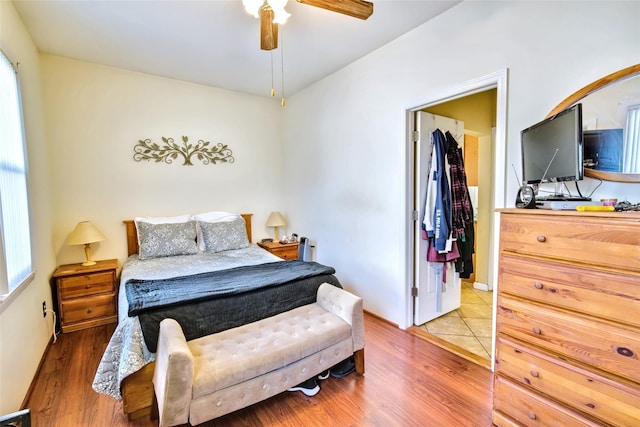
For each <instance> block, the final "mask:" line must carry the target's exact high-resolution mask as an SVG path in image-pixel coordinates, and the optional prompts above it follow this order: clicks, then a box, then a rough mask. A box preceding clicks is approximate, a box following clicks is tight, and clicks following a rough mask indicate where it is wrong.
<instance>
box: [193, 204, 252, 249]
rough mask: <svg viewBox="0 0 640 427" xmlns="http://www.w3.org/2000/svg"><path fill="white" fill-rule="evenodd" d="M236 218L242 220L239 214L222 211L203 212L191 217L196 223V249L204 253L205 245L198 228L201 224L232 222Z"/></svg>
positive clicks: (200, 230)
mask: <svg viewBox="0 0 640 427" xmlns="http://www.w3.org/2000/svg"><path fill="white" fill-rule="evenodd" d="M238 218H242V217H241V216H240V215H239V214H237V213H234V212H224V211H211V212H203V213H199V214H196V215H191V219H192V220H195V221H197V222H196V240H197V241H198V248H200V250H201V251H205V250H206V247H205V243H204V236H203V234H202V229H201V227H200V223H201V222H210V223H216V222H227V221H233V220H236V219H238Z"/></svg>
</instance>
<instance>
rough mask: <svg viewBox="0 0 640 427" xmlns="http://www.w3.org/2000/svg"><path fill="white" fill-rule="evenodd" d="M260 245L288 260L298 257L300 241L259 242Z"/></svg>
mask: <svg viewBox="0 0 640 427" xmlns="http://www.w3.org/2000/svg"><path fill="white" fill-rule="evenodd" d="M258 246H260V247H261V248H262V249H266V250H267V251H269V252H271V253H272V254H274V255H275V256H277V257H280V258H282V259H284V260H287V261H290V260H292V259H298V242H293V243H280V242H264V243H263V242H258Z"/></svg>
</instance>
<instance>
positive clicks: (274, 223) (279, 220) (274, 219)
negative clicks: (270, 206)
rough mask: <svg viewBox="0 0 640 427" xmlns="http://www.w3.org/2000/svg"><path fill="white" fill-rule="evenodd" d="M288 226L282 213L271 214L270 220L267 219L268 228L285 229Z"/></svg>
mask: <svg viewBox="0 0 640 427" xmlns="http://www.w3.org/2000/svg"><path fill="white" fill-rule="evenodd" d="M286 225H287V221H285V220H284V217H283V216H282V214H281V213H280V212H277V211H276V212H271V214H270V215H269V218H267V227H284V226H286Z"/></svg>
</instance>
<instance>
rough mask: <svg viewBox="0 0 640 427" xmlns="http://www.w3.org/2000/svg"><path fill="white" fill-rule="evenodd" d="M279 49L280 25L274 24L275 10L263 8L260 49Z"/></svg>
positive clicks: (261, 13)
mask: <svg viewBox="0 0 640 427" xmlns="http://www.w3.org/2000/svg"><path fill="white" fill-rule="evenodd" d="M277 48H278V24H275V23H274V22H273V10H272V9H271V8H270V7H263V8H262V9H261V10H260V49H262V50H273V49H277Z"/></svg>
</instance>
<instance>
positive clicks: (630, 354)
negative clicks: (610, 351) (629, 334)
mask: <svg viewBox="0 0 640 427" xmlns="http://www.w3.org/2000/svg"><path fill="white" fill-rule="evenodd" d="M616 352H617V353H618V354H620V355H622V356H625V357H633V351H631V350H630V349H628V348H626V347H618V348H616Z"/></svg>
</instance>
